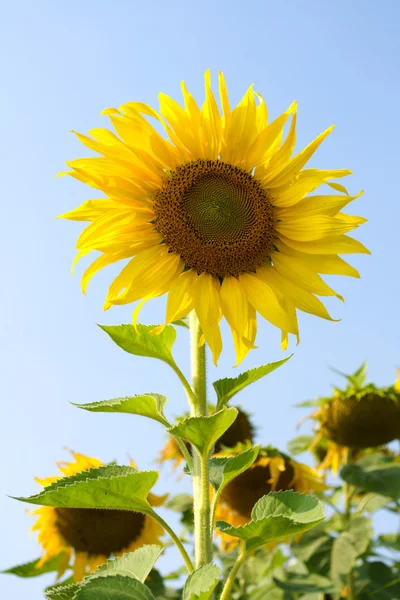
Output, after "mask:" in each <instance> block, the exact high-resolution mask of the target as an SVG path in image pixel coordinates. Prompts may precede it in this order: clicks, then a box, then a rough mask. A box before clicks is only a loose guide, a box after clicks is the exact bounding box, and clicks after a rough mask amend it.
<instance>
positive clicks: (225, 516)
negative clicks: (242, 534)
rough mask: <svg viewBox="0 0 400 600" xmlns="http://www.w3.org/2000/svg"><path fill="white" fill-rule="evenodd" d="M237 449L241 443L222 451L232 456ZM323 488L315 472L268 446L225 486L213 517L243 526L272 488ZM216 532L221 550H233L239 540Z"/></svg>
mask: <svg viewBox="0 0 400 600" xmlns="http://www.w3.org/2000/svg"><path fill="white" fill-rule="evenodd" d="M237 451H243V446H242V445H240V447H238V448H237V449H232V450H231V451H230V452H223V453H221V454H224V455H232V454H235V453H237ZM326 489H327V486H326V485H325V483H324V482H323V479H322V477H321V475H320V474H318V473H317V471H315V470H314V469H312V468H311V467H308V466H307V465H305V464H302V463H299V462H297V461H295V460H293V459H292V458H291V457H290V456H288V455H287V454H284V453H283V452H280V451H279V450H277V449H276V448H272V447H270V446H267V447H265V448H262V449H261V450H260V452H259V455H258V458H257V459H256V461H255V462H254V463H253V465H252V466H251V467H250V468H249V469H247V471H245V472H244V473H242V474H241V475H239V476H238V477H236V479H234V480H233V481H231V482H230V483H229V484H228V485H227V486H226V487H225V488H224V490H223V491H222V494H221V501H220V502H219V504H218V506H217V509H216V513H215V517H216V519H217V520H222V521H227V522H228V523H231V524H232V525H235V526H239V525H245V524H246V523H248V522H249V521H250V519H251V511H252V508H253V506H254V505H255V503H256V502H257V501H258V500H259V499H260V498H262V496H265V494H268V493H269V492H271V491H273V492H275V491H279V490H294V491H296V492H303V493H306V494H309V493H311V492H322V491H324V490H326ZM217 535H218V536H219V537H220V538H221V544H222V548H223V550H224V551H229V550H231V549H233V548H234V547H235V546H236V544H237V543H238V542H237V540H235V539H233V538H232V537H230V536H227V535H225V534H223V533H218V532H217Z"/></svg>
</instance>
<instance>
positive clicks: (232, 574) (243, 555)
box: [219, 549, 247, 600]
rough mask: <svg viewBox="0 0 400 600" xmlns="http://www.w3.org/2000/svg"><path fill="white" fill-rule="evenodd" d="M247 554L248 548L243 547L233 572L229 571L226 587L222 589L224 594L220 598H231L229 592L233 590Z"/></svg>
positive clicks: (222, 599) (226, 599)
mask: <svg viewBox="0 0 400 600" xmlns="http://www.w3.org/2000/svg"><path fill="white" fill-rule="evenodd" d="M246 556H247V552H246V550H244V549H243V550H242V552H241V554H240V555H239V557H238V559H237V561H236V562H235V564H234V565H233V567H232V570H231V572H230V573H229V576H228V579H227V580H226V582H225V585H224V589H223V590H222V594H221V596H220V599H219V600H229V598H230V595H229V594H230V592H231V588H232V585H233V582H234V581H235V578H236V575H237V572H238V571H239V569H240V567H241V566H242V564H243V563H244V561H245V558H246Z"/></svg>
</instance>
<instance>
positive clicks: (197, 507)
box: [190, 311, 212, 567]
mask: <svg viewBox="0 0 400 600" xmlns="http://www.w3.org/2000/svg"><path fill="white" fill-rule="evenodd" d="M190 334H191V335H190V337H191V359H192V360H191V363H192V389H193V393H194V396H195V398H196V401H195V404H194V406H192V416H194V417H203V416H206V415H207V393H206V349H205V344H204V343H201V342H202V339H201V337H202V331H201V327H200V323H199V320H198V318H197V316H196V314H195V312H194V311H193V312H192V313H191V315H190ZM192 473H193V497H194V531H195V557H196V567H201V566H202V565H206V564H208V563H210V562H211V561H212V531H211V507H210V474H209V457H208V456H200V455H199V453H198V452H197V451H196V449H195V448H193V471H192Z"/></svg>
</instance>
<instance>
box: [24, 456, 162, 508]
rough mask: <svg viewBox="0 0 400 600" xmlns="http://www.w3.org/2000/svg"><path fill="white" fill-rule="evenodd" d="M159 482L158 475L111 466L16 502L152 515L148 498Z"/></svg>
mask: <svg viewBox="0 0 400 600" xmlns="http://www.w3.org/2000/svg"><path fill="white" fill-rule="evenodd" d="M157 479H158V473H157V471H137V469H134V468H133V467H122V466H119V465H108V466H105V467H98V468H97V469H89V470H87V471H82V472H81V473H78V474H77V475H72V476H71V477H63V478H62V479H59V480H58V481H55V482H54V483H52V484H51V485H49V486H47V487H45V488H44V490H43V491H42V492H40V493H39V494H35V495H34V496H30V497H29V498H15V499H16V500H21V501H22V502H29V503H30V504H41V505H43V506H60V507H69V508H114V509H120V510H124V509H126V510H134V511H136V512H141V513H144V514H152V512H153V509H152V508H151V506H150V504H149V503H148V502H147V500H146V498H147V496H148V494H149V492H150V490H151V488H152V487H153V485H154V484H155V482H156V481H157Z"/></svg>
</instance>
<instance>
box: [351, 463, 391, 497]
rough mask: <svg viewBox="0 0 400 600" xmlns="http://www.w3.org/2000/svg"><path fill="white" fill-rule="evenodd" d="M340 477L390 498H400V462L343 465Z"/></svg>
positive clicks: (367, 490)
mask: <svg viewBox="0 0 400 600" xmlns="http://www.w3.org/2000/svg"><path fill="white" fill-rule="evenodd" d="M340 477H341V478H342V479H344V480H345V481H347V482H348V483H351V484H352V485H354V486H356V487H358V488H361V489H363V490H365V491H366V492H372V493H374V494H380V495H382V496H388V497H389V498H400V464H393V463H389V464H383V465H379V466H372V467H362V466H360V465H359V464H350V465H345V466H344V467H342V469H341V471H340Z"/></svg>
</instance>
